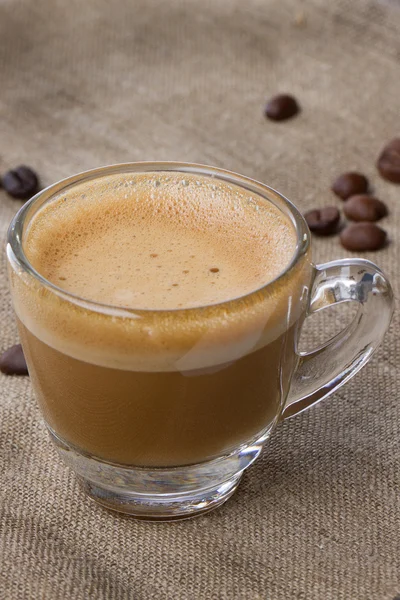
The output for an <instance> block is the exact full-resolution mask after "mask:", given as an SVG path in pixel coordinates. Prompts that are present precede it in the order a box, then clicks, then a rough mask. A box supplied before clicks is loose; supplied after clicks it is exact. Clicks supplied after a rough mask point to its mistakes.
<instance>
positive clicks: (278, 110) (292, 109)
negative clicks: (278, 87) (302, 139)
mask: <svg viewBox="0 0 400 600" xmlns="http://www.w3.org/2000/svg"><path fill="white" fill-rule="evenodd" d="M298 112H300V106H299V105H298V103H297V100H296V98H293V96H289V95H288V94H278V96H274V97H273V98H271V99H270V100H268V102H267V106H266V107H265V116H266V117H268V119H271V120H272V121H285V120H286V119H290V118H291V117H294V116H295V115H297V113H298Z"/></svg>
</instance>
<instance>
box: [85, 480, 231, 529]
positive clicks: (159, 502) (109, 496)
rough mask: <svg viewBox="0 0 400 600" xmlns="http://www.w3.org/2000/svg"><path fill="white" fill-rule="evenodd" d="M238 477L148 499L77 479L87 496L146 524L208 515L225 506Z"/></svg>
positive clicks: (140, 495)
mask: <svg viewBox="0 0 400 600" xmlns="http://www.w3.org/2000/svg"><path fill="white" fill-rule="evenodd" d="M240 478H241V474H240V475H236V476H235V477H232V479H230V480H229V481H226V482H224V483H222V484H220V485H219V486H217V487H216V488H213V489H211V490H202V491H200V492H197V493H189V494H179V495H165V497H160V496H158V497H155V496H147V495H144V494H135V493H133V492H121V491H120V490H112V489H107V488H104V487H100V486H99V485H97V484H95V483H93V482H91V481H89V480H85V479H83V478H82V477H79V480H80V483H81V485H82V487H83V490H84V491H85V492H86V494H87V495H88V496H89V497H90V498H91V499H92V500H94V501H95V502H97V503H98V504H100V505H101V506H103V507H104V508H108V509H110V510H113V511H116V512H120V513H124V514H127V515H131V516H133V517H135V518H136V519H142V520H146V521H177V520H182V519H190V518H192V517H196V516H198V515H201V514H204V513H207V512H209V511H211V510H213V509H214V508H217V507H218V506H221V504H224V502H226V501H227V500H228V499H229V498H230V497H231V496H232V494H233V493H234V492H235V490H236V488H237V487H238V485H239V481H240Z"/></svg>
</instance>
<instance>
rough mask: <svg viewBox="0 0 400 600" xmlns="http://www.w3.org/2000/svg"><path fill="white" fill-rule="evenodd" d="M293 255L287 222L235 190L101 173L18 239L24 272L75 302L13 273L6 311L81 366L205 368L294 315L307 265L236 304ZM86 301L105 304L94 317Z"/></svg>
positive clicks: (210, 183)
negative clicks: (26, 265)
mask: <svg viewBox="0 0 400 600" xmlns="http://www.w3.org/2000/svg"><path fill="white" fill-rule="evenodd" d="M295 247H296V234H295V230H294V227H293V225H292V223H291V221H290V220H289V218H288V217H286V216H285V215H284V214H283V213H282V212H281V211H280V210H279V209H278V208H277V207H275V206H274V205H273V204H272V203H270V202H268V201H266V200H264V199H263V198H261V197H258V196H256V195H255V194H251V193H250V192H247V191H246V190H243V189H242V188H239V187H237V186H235V185H232V184H228V183H225V182H221V181H219V180H210V179H209V178H205V177H201V176H194V175H186V174H176V173H154V174H149V173H146V174H144V173H141V174H124V175H120V174H119V175H113V176H108V177H104V178H101V179H97V180H94V181H89V182H85V183H83V184H80V185H78V186H76V187H74V188H72V189H71V190H69V191H68V192H67V193H64V194H63V195H59V196H57V197H55V198H54V199H52V200H51V201H50V202H49V203H47V204H46V205H45V206H44V207H42V208H41V209H40V210H39V211H38V213H37V214H36V215H35V217H34V218H33V220H32V222H31V223H30V225H29V227H28V229H27V231H26V233H25V238H24V250H25V253H26V255H27V257H28V259H29V260H30V262H31V264H32V265H33V266H34V268H35V269H36V270H37V271H38V272H39V273H40V274H41V275H42V276H44V277H45V278H46V279H48V280H49V281H51V282H53V283H55V284H56V285H57V286H58V287H60V288H62V289H64V290H66V291H67V292H70V293H74V294H76V295H77V296H80V298H81V299H77V300H76V301H75V302H73V303H71V302H68V301H66V300H65V299H63V298H62V292H61V293H59V294H57V293H54V292H53V291H51V290H50V289H43V288H40V289H39V287H38V285H37V283H36V282H35V281H34V280H32V278H31V277H29V276H27V275H24V276H22V277H21V279H20V280H16V288H18V290H19V293H16V294H15V296H16V298H15V305H16V310H17V314H18V316H19V317H20V318H21V320H22V321H23V322H24V324H25V325H26V326H27V327H28V328H29V329H30V330H31V331H32V333H34V334H35V335H37V337H39V338H40V339H42V340H43V341H45V342H46V343H48V344H49V345H51V346H53V347H55V348H57V349H59V350H61V351H63V352H65V353H67V354H70V355H71V356H74V357H75V358H79V359H82V360H85V361H87V362H91V363H94V364H101V365H104V366H113V367H116V368H124V369H126V368H129V369H132V370H146V371H153V370H160V371H165V370H167V371H168V370H176V369H178V370H188V371H190V370H194V369H198V368H209V367H213V366H214V365H218V364H222V363H226V362H229V361H230V360H235V359H237V358H239V357H240V356H243V355H245V354H248V353H249V352H251V351H253V350H255V349H257V348H259V347H261V346H263V345H265V344H266V343H268V341H272V340H273V339H276V337H278V335H281V333H282V332H283V331H284V330H285V329H286V328H288V327H289V326H290V324H291V323H293V322H294V320H295V319H296V318H298V316H299V306H300V304H302V303H301V301H300V298H301V296H302V294H303V288H304V286H305V285H306V284H307V283H308V281H309V278H310V273H309V267H308V268H307V266H306V265H308V261H307V262H306V261H303V262H302V264H299V265H297V267H296V268H294V269H292V270H291V271H290V273H288V274H286V275H285V276H284V277H283V278H280V279H279V281H278V282H275V283H272V284H270V285H269V286H267V287H266V288H264V289H263V290H261V291H259V292H257V293H254V294H251V295H250V296H246V295H248V294H250V292H252V291H253V290H256V289H258V288H260V287H262V286H263V285H265V284H267V283H268V282H271V281H272V280H273V279H275V278H276V277H277V276H278V275H279V274H280V273H281V272H282V271H283V270H284V269H285V268H286V267H287V266H288V264H289V263H290V261H291V259H292V257H293V255H294V252H295ZM23 282H24V284H23ZM38 294H39V295H40V300H39V299H38V297H37V296H38ZM236 297H243V298H242V299H241V300H234V299H235V298H236ZM82 299H84V300H82ZM85 300H90V301H95V302H101V303H104V304H108V305H111V306H110V307H109V308H108V309H107V310H106V313H107V314H104V311H103V310H102V309H101V308H100V307H99V308H98V310H97V311H93V310H90V309H88V305H87V304H85ZM226 301H228V302H226ZM221 302H224V304H222V305H221V304H219V305H218V303H221ZM289 305H290V306H289ZM202 307H203V308H202ZM91 308H93V307H91ZM187 308H191V309H192V310H190V311H188V310H179V309H187ZM143 309H152V310H160V309H162V312H158V313H157V312H156V313H152V312H148V311H147V310H145V311H144V312H143ZM176 309H178V310H176Z"/></svg>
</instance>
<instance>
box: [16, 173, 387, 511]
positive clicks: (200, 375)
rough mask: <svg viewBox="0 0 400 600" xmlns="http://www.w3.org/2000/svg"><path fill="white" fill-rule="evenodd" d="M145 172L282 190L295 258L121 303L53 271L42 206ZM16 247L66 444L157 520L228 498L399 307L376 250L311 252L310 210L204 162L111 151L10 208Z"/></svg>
mask: <svg viewBox="0 0 400 600" xmlns="http://www.w3.org/2000/svg"><path fill="white" fill-rule="evenodd" d="M139 173H140V174H148V176H149V177H154V176H155V174H156V173H159V174H164V175H165V173H169V174H171V175H172V176H173V175H177V174H186V175H187V176H188V177H193V176H194V177H200V178H203V177H204V178H206V179H207V180H208V181H210V178H211V179H212V180H213V182H215V184H218V182H219V181H221V182H222V183H223V185H225V186H226V185H228V186H230V188H231V189H232V190H238V189H239V190H242V191H243V190H246V193H250V194H252V195H255V196H256V197H257V198H258V200H259V202H260V203H263V202H264V203H265V202H267V203H273V204H274V205H275V206H276V207H278V209H279V210H280V211H282V212H283V213H284V214H285V215H287V217H288V218H289V219H290V220H291V222H292V224H293V227H294V229H295V232H296V236H297V243H296V249H295V253H294V256H293V258H292V260H291V262H290V264H289V265H288V266H287V267H286V268H285V269H284V270H283V271H282V272H281V273H280V275H279V276H278V277H277V278H276V279H274V280H273V281H271V282H269V283H268V284H267V285H263V286H261V287H260V288H259V289H256V290H254V291H253V292H252V293H250V294H246V295H245V296H242V297H238V298H235V299H233V300H232V299H229V300H228V299H227V301H226V302H222V303H219V304H214V305H209V306H202V307H196V308H186V309H184V308H183V309H176V310H143V309H140V310H136V309H135V308H134V307H132V308H116V307H115V306H109V305H106V304H101V303H98V302H92V301H89V300H87V299H85V298H80V297H78V296H77V295H74V294H72V293H68V292H66V291H65V290H63V289H61V288H59V287H57V286H56V285H55V284H54V283H51V282H50V281H47V280H46V279H44V278H43V277H42V276H41V275H40V274H39V273H38V272H37V271H36V270H35V269H34V268H33V266H32V265H31V264H30V262H29V260H28V258H27V256H26V255H25V253H24V239H25V236H26V232H27V230H28V229H29V227H30V224H31V223H32V220H33V219H34V218H35V216H36V215H37V213H38V211H40V210H41V209H42V208H43V207H44V206H47V205H48V204H49V203H51V202H53V201H54V200H56V199H60V198H64V199H65V200H66V201H68V200H71V201H74V202H81V203H82V205H83V204H84V201H85V195H87V194H88V193H89V194H98V193H100V191H99V190H100V189H103V188H104V185H105V184H104V182H105V181H107V182H109V183H107V185H108V186H109V190H111V193H112V190H116V189H117V188H118V189H119V188H120V187H121V186H128V187H129V185H130V182H131V181H132V178H134V177H135V176H136V175H137V174H139ZM110 186H111V187H110ZM89 226H90V225H88V227H89ZM104 251H105V252H107V251H108V249H107V248H105V250H104ZM7 257H8V266H9V278H10V286H11V293H12V299H13V304H14V308H15V312H16V315H17V321H18V326H19V331H20V336H21V341H22V345H23V349H24V353H25V356H26V360H27V363H28V368H29V373H30V377H31V381H32V385H33V388H34V391H35V394H36V397H37V399H38V402H39V405H40V408H41V411H42V414H43V417H44V420H45V423H46V426H47V428H48V431H49V434H50V437H51V439H52V440H53V442H54V443H55V445H56V448H57V450H58V452H59V454H60V456H61V457H62V459H63V460H64V461H65V462H66V463H67V465H69V467H70V468H71V469H72V470H73V471H74V472H75V474H76V475H77V476H78V478H79V480H80V481H81V483H82V485H83V488H84V490H85V491H86V492H87V494H89V496H90V497H91V498H93V499H94V500H96V501H97V502H99V503H100V504H102V505H103V506H105V507H107V508H110V509H114V510H117V511H120V512H123V513H128V514H131V515H134V516H136V517H139V518H146V519H157V520H163V519H164V520H172V519H178V518H185V517H191V516H194V515H197V514H200V513H202V512H205V511H208V510H211V509H213V508H215V507H217V506H219V505H221V504H222V503H223V502H225V501H226V500H227V499H228V498H229V497H230V496H231V495H232V494H233V493H234V491H235V490H236V488H237V486H238V484H239V481H240V478H241V476H242V473H243V471H244V469H246V468H247V467H249V466H250V465H251V464H252V463H253V462H254V461H255V460H256V458H257V457H258V456H259V454H260V452H261V450H262V449H263V447H264V445H265V442H266V440H267V439H268V438H269V436H270V435H271V432H272V431H273V430H274V428H275V427H276V426H277V424H278V423H279V421H281V420H282V419H286V418H288V417H291V416H293V415H296V414H298V413H300V412H301V411H303V410H305V409H306V408H309V407H310V406H312V405H313V404H316V403H317V402H319V401H320V400H322V399H323V398H325V397H326V396H328V395H329V394H331V393H332V392H334V391H335V390H337V389H338V388H339V387H340V386H341V385H343V384H344V383H345V382H346V381H348V380H349V379H350V378H351V377H352V376H353V375H354V374H355V373H356V372H357V371H358V370H359V369H360V368H361V367H362V366H364V365H365V364H366V363H367V362H368V360H369V359H370V358H371V356H372V354H373V352H374V350H375V349H376V348H377V347H378V345H379V344H380V342H381V340H382V338H383V336H384V334H385V332H386V330H387V329H388V326H389V323H390V319H391V315H392V311H393V294H392V289H391V286H390V283H389V282H388V280H387V278H386V276H385V275H384V273H382V271H381V270H380V269H379V268H378V267H377V266H375V265H374V264H373V263H371V262H369V261H367V260H362V259H359V258H350V259H345V260H336V261H332V262H329V263H326V264H323V265H317V266H315V265H314V264H313V263H312V259H311V237H310V232H309V230H308V227H307V224H306V222H305V220H304V218H303V217H302V215H301V214H300V213H299V211H298V210H297V208H296V207H295V206H294V205H293V204H292V203H291V202H289V200H287V199H286V198H284V197H283V196H282V195H281V194H279V193H278V192H276V191H275V190H273V189H271V188H270V187H268V186H266V185H264V184H261V183H259V182H256V181H253V180H251V179H249V178H246V177H243V176H241V175H237V174H234V173H231V172H228V171H224V170H222V169H217V168H212V167H205V166H201V165H195V164H185V163H172V162H167V163H156V162H154V163H132V164H124V165H114V166H110V167H103V168H99V169H94V170H92V171H88V172H85V173H82V174H79V175H76V176H74V177H70V178H68V179H65V180H64V181H61V182H59V183H56V184H55V185H52V186H50V187H48V188H47V189H45V190H44V191H42V192H40V193H39V194H37V195H36V196H35V197H34V198H32V199H31V200H30V201H29V202H27V203H26V204H25V205H24V206H23V207H22V208H21V210H20V211H19V212H18V214H17V215H16V216H15V218H14V219H13V221H12V223H11V225H10V229H9V232H8V243H7ZM349 301H352V302H356V303H357V305H358V310H357V313H356V315H355V317H354V319H353V321H352V322H351V323H350V325H348V326H347V327H346V328H345V329H344V330H343V331H342V332H341V333H339V334H338V335H336V336H335V337H334V338H333V339H331V340H329V341H327V342H326V343H325V344H324V345H323V346H322V347H320V348H317V349H316V350H314V351H313V352H308V353H301V352H299V351H298V339H299V335H300V330H301V326H302V324H303V321H304V319H305V318H306V317H307V316H308V315H310V314H312V313H315V312H317V311H319V310H322V309H324V308H326V307H329V306H332V305H334V304H338V303H341V302H349ZM99 332H100V333H99ZM126 348H129V352H126ZM82 349H84V352H83V353H84V357H83V358H82ZM85 353H86V354H85ZM85 356H89V357H90V359H85ZM155 356H156V357H157V358H156V360H155V362H154V360H153V359H152V360H148V359H149V357H153V358H154V357H155Z"/></svg>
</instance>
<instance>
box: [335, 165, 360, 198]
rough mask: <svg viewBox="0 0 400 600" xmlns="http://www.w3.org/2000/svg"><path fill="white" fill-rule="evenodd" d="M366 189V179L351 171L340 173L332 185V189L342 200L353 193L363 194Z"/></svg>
mask: <svg viewBox="0 0 400 600" xmlns="http://www.w3.org/2000/svg"><path fill="white" fill-rule="evenodd" d="M367 190H368V179H367V178H366V177H365V176H364V175H361V173H355V172H353V171H351V172H349V173H343V175H340V176H339V177H338V178H337V179H335V181H334V182H333V185H332V191H333V192H334V193H335V194H336V196H339V198H341V199H342V200H347V198H349V197H350V196H354V195H355V194H364V193H365V192H366V191H367Z"/></svg>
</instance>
